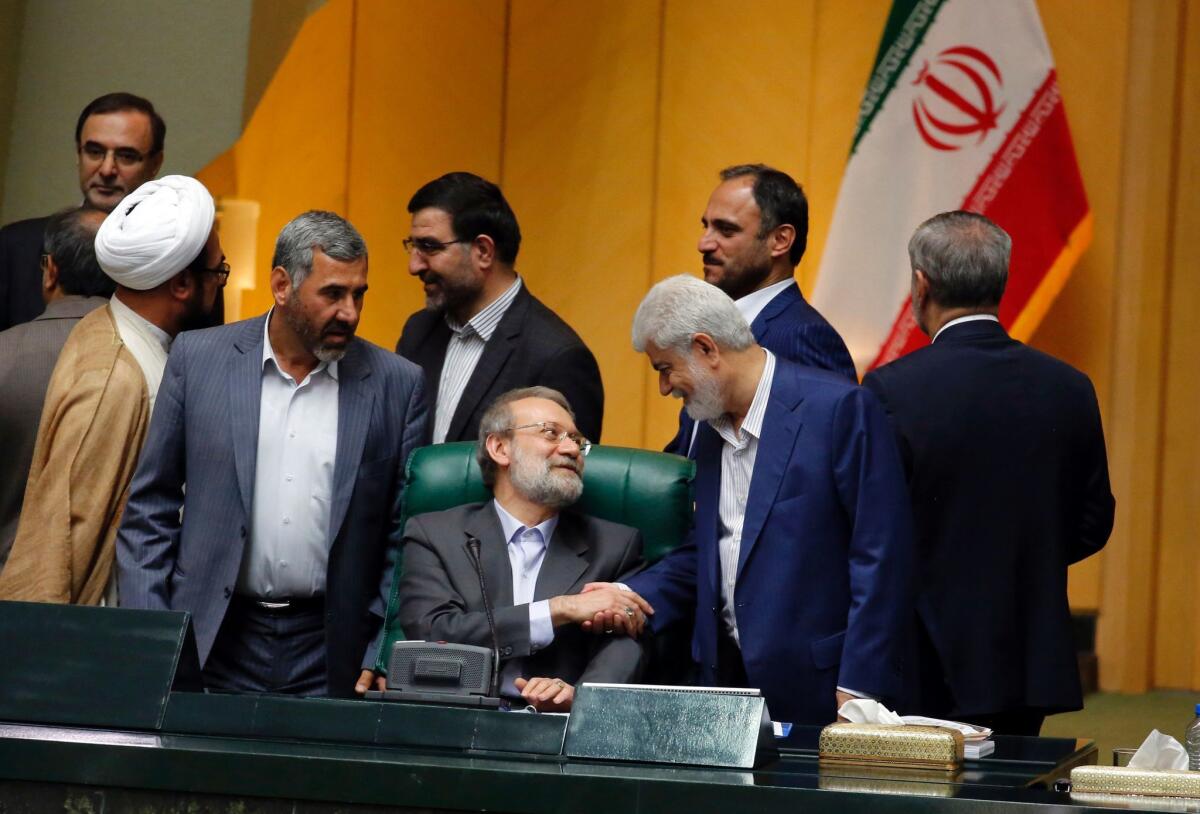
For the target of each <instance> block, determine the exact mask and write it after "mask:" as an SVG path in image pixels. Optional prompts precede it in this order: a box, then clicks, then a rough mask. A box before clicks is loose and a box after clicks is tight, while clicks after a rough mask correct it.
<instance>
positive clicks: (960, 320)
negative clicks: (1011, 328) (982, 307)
mask: <svg viewBox="0 0 1200 814" xmlns="http://www.w3.org/2000/svg"><path fill="white" fill-rule="evenodd" d="M980 320H991V321H992V322H999V321H1000V318H999V317H997V316H996V315H995V314H968V315H967V316H965V317H959V318H958V319H952V320H950V321H949V322H947V323H946V324H945V325H943V326H942V327H940V328H938V332H937V333H935V334H934V335H933V340H932V341H933V342H936V341H937V338H938V337H939V336H941V335H942V331H944V330H946V329H947V328H949V327H950V326H951V325H959V324H961V323H963V322H979V321H980Z"/></svg>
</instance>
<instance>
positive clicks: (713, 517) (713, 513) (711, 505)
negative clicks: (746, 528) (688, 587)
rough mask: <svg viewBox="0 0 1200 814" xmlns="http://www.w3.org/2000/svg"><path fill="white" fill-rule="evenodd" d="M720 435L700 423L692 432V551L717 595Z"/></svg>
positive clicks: (702, 575) (718, 592) (719, 584)
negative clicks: (694, 512)
mask: <svg viewBox="0 0 1200 814" xmlns="http://www.w3.org/2000/svg"><path fill="white" fill-rule="evenodd" d="M722 443H723V442H722V441H721V436H719V435H717V431H716V430H714V429H713V428H712V427H710V426H709V425H708V422H707V421H705V422H702V423H701V424H700V425H699V430H698V432H697V434H696V443H695V447H694V451H695V453H696V455H695V458H696V481H695V490H696V531H695V534H696V551H697V556H698V557H700V565H699V569H702V570H701V572H700V573H701V577H700V578H702V579H707V580H708V585H709V588H710V590H711V591H712V593H713V596H719V595H720V586H721V559H720V554H719V553H718V543H719V538H720V524H719V515H718V513H717V507H718V505H719V504H720V498H721V444H722Z"/></svg>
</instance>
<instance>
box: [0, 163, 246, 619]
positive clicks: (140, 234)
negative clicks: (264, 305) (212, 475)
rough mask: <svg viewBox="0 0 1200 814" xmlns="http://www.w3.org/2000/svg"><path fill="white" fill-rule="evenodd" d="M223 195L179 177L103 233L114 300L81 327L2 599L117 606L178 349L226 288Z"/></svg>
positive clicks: (147, 194)
mask: <svg viewBox="0 0 1200 814" xmlns="http://www.w3.org/2000/svg"><path fill="white" fill-rule="evenodd" d="M215 214H216V210H215V208H214V206H213V199H212V196H211V195H209V193H208V190H206V189H205V188H204V185H203V184H201V183H200V182H199V181H197V180H195V179H194V178H187V177H185V176H182V175H169V176H167V177H165V178H163V179H161V180H159V181H148V182H146V183H145V184H142V185H141V186H140V187H138V189H137V191H136V192H134V193H132V194H130V195H128V196H126V197H125V199H124V201H123V202H122V204H121V206H119V207H117V208H116V209H115V210H113V212H112V213H111V214H109V215H108V217H106V218H105V219H104V223H102V224H101V225H100V228H99V230H98V232H97V233H96V240H95V253H96V260H97V261H98V262H99V264H100V268H101V269H102V270H103V271H104V273H105V274H107V275H108V276H109V277H111V278H112V279H113V280H114V281H115V282H116V284H117V290H116V293H115V294H113V296H112V298H111V299H110V300H109V302H108V304H107V305H106V306H104V307H102V308H97V309H96V310H94V311H92V312H91V313H89V314H88V315H87V316H85V317H84V318H83V319H81V320H80V321H79V324H78V325H76V326H75V328H74V329H73V330H72V331H71V335H70V336H69V337H68V338H67V342H66V344H65V345H64V346H63V349H62V351H61V352H60V354H59V357H58V361H57V363H56V364H55V367H54V373H53V374H52V375H51V378H50V384H49V386H48V388H47V390H46V400H45V404H44V405H43V407H42V417H41V421H40V423H39V425H38V437H37V441H36V442H35V445H34V451H33V458H32V462H31V466H30V470H29V482H28V485H27V487H26V490H25V500H24V503H23V504H22V508H21V519H20V522H19V524H18V527H17V536H16V539H15V540H14V541H13V548H12V553H11V554H10V556H9V561H8V564H7V565H6V566H5V568H4V572H3V574H2V575H0V599H18V600H25V601H33V602H63V603H71V604H83V605H96V604H100V603H101V602H105V603H107V604H113V603H114V602H115V599H116V596H115V593H114V580H113V579H112V576H113V567H112V566H113V550H114V545H115V541H116V537H117V527H118V525H119V524H120V521H121V512H122V510H123V509H124V507H125V498H126V496H127V495H128V489H129V481H130V478H131V477H132V475H133V469H134V465H135V464H136V462H137V460H138V453H139V452H140V450H141V448H142V440H143V439H144V438H145V436H146V428H147V426H148V424H149V423H150V417H151V415H152V413H153V412H154V410H155V407H156V404H157V401H156V396H157V394H158V390H159V383H160V382H161V380H162V376H163V368H164V367H165V366H166V363H167V351H168V350H169V349H170V347H171V343H172V341H173V339H174V338H175V336H176V335H177V334H179V333H180V332H181V331H184V330H187V329H188V328H190V327H193V326H194V324H195V323H197V322H198V323H201V324H202V323H203V322H204V321H205V320H206V318H207V316H208V314H209V313H210V312H211V311H212V309H213V306H214V304H215V303H216V302H217V297H218V294H219V293H220V290H221V288H222V287H223V286H224V285H225V281H226V279H227V277H228V274H229V267H228V266H227V265H225V257H224V255H223V254H222V252H221V244H220V241H219V240H218V239H217V230H216V223H215Z"/></svg>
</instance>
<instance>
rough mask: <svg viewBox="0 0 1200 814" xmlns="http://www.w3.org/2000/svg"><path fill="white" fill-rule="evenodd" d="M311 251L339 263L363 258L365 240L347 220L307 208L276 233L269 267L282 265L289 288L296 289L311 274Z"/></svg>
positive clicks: (364, 254)
mask: <svg viewBox="0 0 1200 814" xmlns="http://www.w3.org/2000/svg"><path fill="white" fill-rule="evenodd" d="M313 249H320V250H321V251H322V252H324V253H325V254H326V255H328V256H329V257H332V258H333V259H334V260H341V261H342V262H349V261H352V260H359V259H361V258H365V257H366V256H367V244H366V241H364V240H363V239H362V235H360V234H359V233H358V230H357V229H355V228H354V226H353V225H352V224H351V223H350V221H348V220H346V219H345V218H343V217H341V216H340V215H336V214H334V213H333V212H326V211H324V210H320V209H310V210H309V211H308V212H305V213H304V214H302V215H297V216H296V217H294V218H292V220H291V221H290V222H289V223H288V225H287V226H284V227H283V231H282V232H280V233H279V238H278V239H277V240H276V241H275V256H274V257H272V258H271V268H275V267H276V266H283V268H284V270H286V271H287V273H288V278H289V279H290V280H291V281H292V288H293V289H296V288H299V287H300V284H301V283H303V282H304V279H305V278H306V277H308V275H309V273H310V272H311V271H312V262H313Z"/></svg>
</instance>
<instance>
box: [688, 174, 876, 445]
mask: <svg viewBox="0 0 1200 814" xmlns="http://www.w3.org/2000/svg"><path fill="white" fill-rule="evenodd" d="M700 223H701V225H702V226H703V227H704V232H703V233H702V234H701V236H700V242H699V243H698V244H697V245H696V248H697V250H698V251H699V252H700V255H701V257H702V258H703V261H704V281H705V282H708V283H712V284H713V285H715V286H716V287H717V288H719V289H721V290H722V291H724V292H725V293H726V294H728V295H729V296H730V297H731V298H733V300H734V304H735V305H737V309H738V311H739V312H740V313H741V315H742V316H743V317H744V318H745V320H746V322H748V323H749V324H750V330H751V331H752V332H753V334H754V339H755V341H756V342H758V344H760V345H761V346H763V347H764V348H766V349H767V350H769V351H771V353H773V354H775V355H776V356H778V357H781V358H783V359H787V360H790V361H792V362H796V363H797V364H801V365H807V366H808V367H815V368H820V369H822V370H829V371H832V372H834V373H837V374H839V375H841V376H844V377H845V378H846V379H847V380H849V381H858V378H857V375H856V374H855V372H854V362H853V360H852V359H851V358H850V352H849V351H848V350H846V343H845V342H843V341H842V338H841V337H840V336H839V335H838V332H837V331H835V330H834V328H833V326H832V325H830V324H829V322H828V321H826V319H825V317H823V316H821V314H820V313H818V312H817V309H815V308H813V307H812V306H811V305H810V304H809V303H808V301H807V300H805V299H804V295H803V294H801V293H800V286H798V285H796V280H795V277H794V275H795V272H796V266H797V265H799V263H800V259H801V258H802V257H803V256H804V250H805V248H806V247H807V245H808V199H807V198H806V197H805V196H804V190H803V189H801V188H800V185H799V184H797V183H796V182H795V181H794V180H793V179H792V177H791V176H789V175H788V174H787V173H784V172H781V171H779V170H777V169H773V168H772V167H768V166H766V165H764V164H738V165H735V166H732V167H726V168H725V169H724V170H722V171H721V183H720V185H718V186H717V188H716V189H715V190H714V191H713V193H712V195H711V196H710V197H709V199H708V206H707V207H706V208H705V210H704V216H703V217H702V218H701V219H700ZM695 427H696V423H695V422H694V421H692V420H691V419H690V418H689V417H688V415H687V413H686V412H685V411H680V414H679V432H678V434H676V436H675V438H674V439H672V441H671V443H670V444H668V445H667V447H666V451H667V452H674V453H677V454H679V455H687V456H689V457H694V456H693V455H691V451H692V445H693V444H694V442H695Z"/></svg>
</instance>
